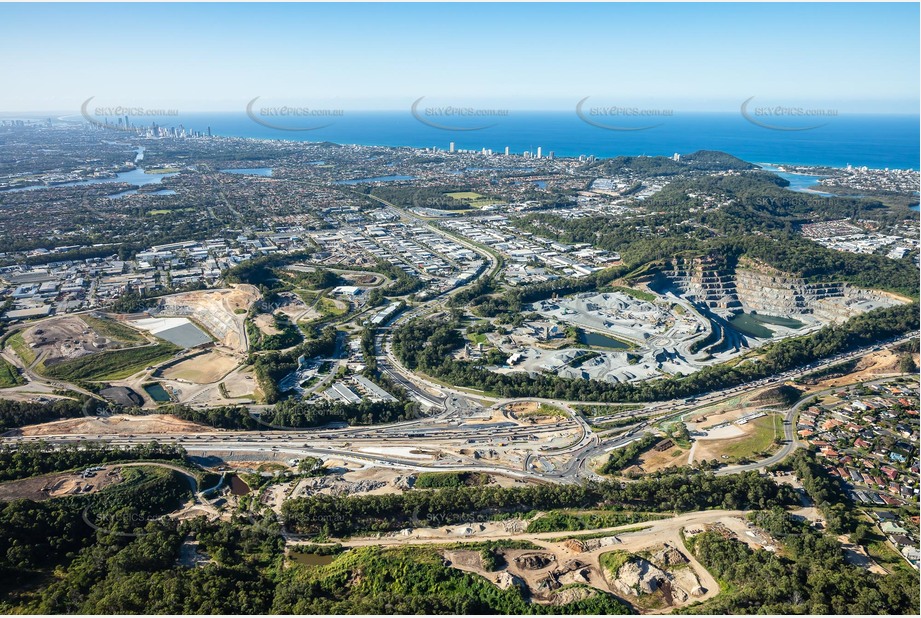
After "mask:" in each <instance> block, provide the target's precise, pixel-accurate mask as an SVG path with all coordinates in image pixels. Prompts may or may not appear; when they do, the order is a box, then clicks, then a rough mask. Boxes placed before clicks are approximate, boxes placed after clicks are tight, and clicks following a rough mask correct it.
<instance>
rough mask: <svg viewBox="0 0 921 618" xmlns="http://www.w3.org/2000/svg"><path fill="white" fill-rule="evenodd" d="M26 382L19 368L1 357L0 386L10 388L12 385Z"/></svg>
mask: <svg viewBox="0 0 921 618" xmlns="http://www.w3.org/2000/svg"><path fill="white" fill-rule="evenodd" d="M25 383H26V381H25V380H24V379H23V377H22V376H21V375H19V370H17V369H16V367H14V366H13V365H11V364H9V363H8V362H6V360H4V359H2V358H0V388H10V387H11V386H20V385H22V384H25Z"/></svg>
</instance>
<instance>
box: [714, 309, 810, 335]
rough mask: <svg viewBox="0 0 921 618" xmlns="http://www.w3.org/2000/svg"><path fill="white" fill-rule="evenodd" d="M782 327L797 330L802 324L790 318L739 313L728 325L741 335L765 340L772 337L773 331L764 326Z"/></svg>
mask: <svg viewBox="0 0 921 618" xmlns="http://www.w3.org/2000/svg"><path fill="white" fill-rule="evenodd" d="M771 324H773V325H775V326H783V327H784V328H792V329H798V328H802V327H803V326H804V324H803V323H802V322H798V321H796V320H793V319H791V318H782V317H779V316H776V315H763V314H760V313H741V314H739V315H737V316H735V317H733V318H732V319H731V320H729V325H730V326H732V327H733V328H734V329H735V330H737V331H739V332H740V333H742V334H743V335H748V336H749V337H758V338H759V339H767V338H769V337H772V336H773V335H774V331H772V330H771V329H769V328H767V326H766V325H771Z"/></svg>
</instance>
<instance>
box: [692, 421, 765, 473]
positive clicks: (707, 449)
mask: <svg viewBox="0 0 921 618" xmlns="http://www.w3.org/2000/svg"><path fill="white" fill-rule="evenodd" d="M723 429H731V430H733V431H732V435H727V436H725V437H724V436H723V435H722V434H717V435H716V436H715V439H714V432H720V431H722V429H716V430H713V431H712V432H710V436H711V437H710V438H709V439H706V438H697V439H696V444H695V447H694V460H695V461H702V460H708V461H709V460H711V459H718V460H720V461H723V462H726V461H729V462H732V461H738V460H740V459H742V458H754V457H756V456H757V454H758V453H768V452H771V451H772V450H773V449H774V437H775V436H779V437H783V420H782V418H781V417H780V415H777V414H768V415H767V416H762V417H760V418H756V419H754V420H752V421H749V422H747V423H745V424H744V425H737V424H735V423H733V424H732V425H729V426H728V427H726V428H723Z"/></svg>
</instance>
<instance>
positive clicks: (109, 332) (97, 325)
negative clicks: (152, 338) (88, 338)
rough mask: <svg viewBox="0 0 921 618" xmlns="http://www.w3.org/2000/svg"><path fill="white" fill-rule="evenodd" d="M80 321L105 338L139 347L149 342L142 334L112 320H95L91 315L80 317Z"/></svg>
mask: <svg viewBox="0 0 921 618" xmlns="http://www.w3.org/2000/svg"><path fill="white" fill-rule="evenodd" d="M80 319H82V320H83V321H84V322H86V325H87V326H89V327H90V328H92V329H93V330H94V331H96V333H98V334H100V335H102V336H103V337H107V338H109V339H117V340H118V341H123V342H124V343H133V344H138V345H140V344H142V343H146V342H147V339H146V338H144V336H143V335H142V334H141V333H139V332H138V331H136V330H134V329H133V328H130V327H128V326H125V325H124V324H122V323H121V322H117V321H115V320H113V319H111V318H94V317H92V316H89V315H83V316H80Z"/></svg>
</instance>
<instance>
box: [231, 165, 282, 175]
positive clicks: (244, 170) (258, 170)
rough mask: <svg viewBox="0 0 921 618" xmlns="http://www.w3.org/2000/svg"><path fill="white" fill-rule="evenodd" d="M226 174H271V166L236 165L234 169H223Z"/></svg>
mask: <svg viewBox="0 0 921 618" xmlns="http://www.w3.org/2000/svg"><path fill="white" fill-rule="evenodd" d="M221 171H222V172H224V173H225V174H244V175H246V176H271V175H272V168H271V167H236V168H234V169H227V170H221Z"/></svg>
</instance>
